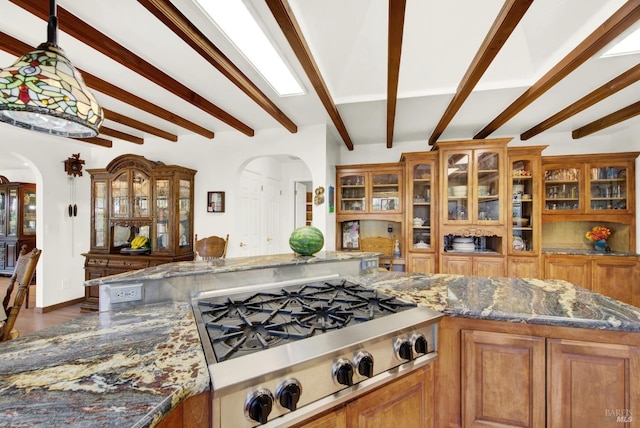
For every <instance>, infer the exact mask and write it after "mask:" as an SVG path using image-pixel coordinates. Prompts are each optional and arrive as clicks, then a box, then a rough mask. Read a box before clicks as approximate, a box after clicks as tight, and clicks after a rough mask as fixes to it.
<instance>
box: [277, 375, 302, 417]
mask: <svg viewBox="0 0 640 428" xmlns="http://www.w3.org/2000/svg"><path fill="white" fill-rule="evenodd" d="M301 394H302V385H300V382H298V381H297V380H296V379H287V380H285V381H283V382H281V383H280V384H279V385H278V387H277V388H276V397H278V402H279V403H280V405H281V406H282V407H284V408H285V409H289V410H291V411H292V412H293V411H294V410H296V409H297V408H298V401H299V400H300V395H301Z"/></svg>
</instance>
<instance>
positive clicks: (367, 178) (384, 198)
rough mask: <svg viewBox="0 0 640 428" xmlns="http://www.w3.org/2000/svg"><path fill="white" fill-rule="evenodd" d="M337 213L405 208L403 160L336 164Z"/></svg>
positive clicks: (398, 211)
mask: <svg viewBox="0 0 640 428" xmlns="http://www.w3.org/2000/svg"><path fill="white" fill-rule="evenodd" d="M336 178H337V180H336V182H337V183H338V197H337V210H336V213H337V214H356V215H362V214H374V215H380V216H384V215H386V214H396V215H398V216H399V215H401V213H402V212H403V203H404V202H403V195H404V193H403V168H402V165H401V164H399V163H384V164H371V165H348V166H336Z"/></svg>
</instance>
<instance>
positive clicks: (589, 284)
mask: <svg viewBox="0 0 640 428" xmlns="http://www.w3.org/2000/svg"><path fill="white" fill-rule="evenodd" d="M544 278H545V279H563V280H565V281H568V282H570V283H572V284H575V285H579V286H581V287H584V288H587V289H589V290H592V291H595V292H596V293H600V294H602V295H605V296H607V297H611V298H613V299H616V300H619V301H621V302H624V303H628V304H630V305H634V306H637V307H640V258H639V257H637V256H605V255H593V256H583V255H573V254H545V255H544Z"/></svg>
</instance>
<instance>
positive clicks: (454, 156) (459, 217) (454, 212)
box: [443, 151, 472, 222]
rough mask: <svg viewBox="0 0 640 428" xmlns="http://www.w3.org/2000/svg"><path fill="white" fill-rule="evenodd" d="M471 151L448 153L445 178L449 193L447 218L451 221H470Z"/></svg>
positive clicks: (446, 188) (446, 207) (445, 186)
mask: <svg viewBox="0 0 640 428" xmlns="http://www.w3.org/2000/svg"><path fill="white" fill-rule="evenodd" d="M471 160H472V152H471V151H461V152H454V153H448V154H447V155H446V159H445V165H446V175H445V176H444V177H443V178H444V180H445V182H444V189H445V190H446V192H447V204H446V206H444V209H446V214H445V216H444V217H445V218H446V219H447V220H449V221H464V222H466V221H469V219H470V217H469V208H470V203H469V188H470V184H471V183H470V181H471V180H470V178H471V177H470V172H469V169H470V165H471Z"/></svg>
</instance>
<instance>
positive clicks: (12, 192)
mask: <svg viewBox="0 0 640 428" xmlns="http://www.w3.org/2000/svg"><path fill="white" fill-rule="evenodd" d="M8 208H9V229H8V231H7V235H8V236H18V189H17V188H13V189H9V207H8Z"/></svg>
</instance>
